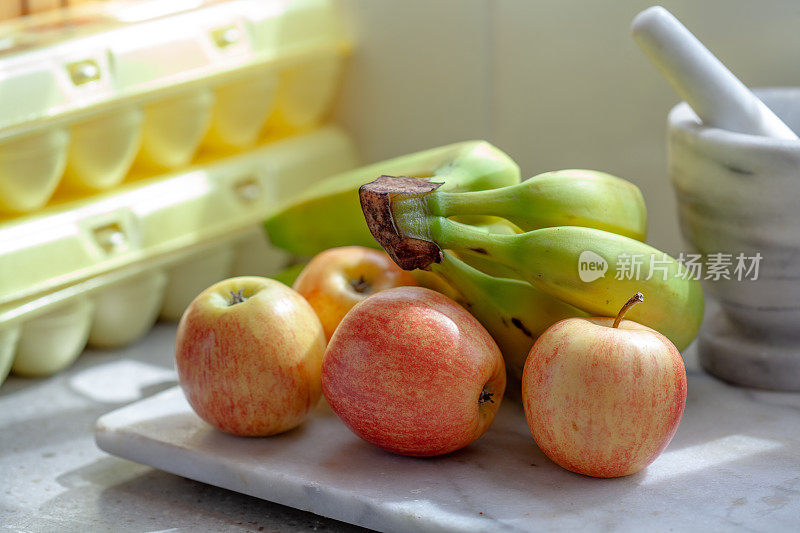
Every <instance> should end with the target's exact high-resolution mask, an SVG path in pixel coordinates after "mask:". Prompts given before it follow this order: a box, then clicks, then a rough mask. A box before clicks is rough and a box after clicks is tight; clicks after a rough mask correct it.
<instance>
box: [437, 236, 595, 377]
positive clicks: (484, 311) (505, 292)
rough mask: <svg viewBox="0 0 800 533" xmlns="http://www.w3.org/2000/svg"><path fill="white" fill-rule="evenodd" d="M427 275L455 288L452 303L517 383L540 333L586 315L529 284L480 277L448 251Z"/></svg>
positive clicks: (484, 276)
mask: <svg viewBox="0 0 800 533" xmlns="http://www.w3.org/2000/svg"><path fill="white" fill-rule="evenodd" d="M431 272H434V273H435V274H439V275H440V276H441V277H443V278H444V279H445V280H446V281H447V282H448V283H450V284H451V285H452V286H454V287H458V291H459V293H460V294H459V297H457V298H456V300H457V301H458V302H459V303H460V304H461V305H463V306H464V307H465V308H466V309H467V310H468V311H469V312H470V313H471V314H472V315H473V316H474V317H475V318H477V319H478V321H479V322H480V323H481V324H483V326H484V327H485V328H486V330H487V331H488V332H489V334H491V336H492V338H494V340H495V342H496V343H497V346H498V347H499V348H500V351H501V352H502V353H503V357H504V358H505V360H506V368H507V369H509V371H510V372H511V373H512V375H513V376H514V377H516V378H517V379H518V380H519V379H521V378H522V368H523V366H524V365H525V359H526V358H527V357H528V352H530V350H531V347H532V346H533V343H534V341H535V340H536V338H537V337H538V336H539V335H541V334H542V333H544V330H546V329H547V328H549V327H550V326H552V325H553V324H555V323H556V322H558V321H559V320H563V319H565V318H570V317H579V316H588V315H587V313H585V312H584V311H581V310H580V309H577V308H575V307H573V306H571V305H569V304H566V303H564V302H562V301H561V300H559V299H557V298H554V297H552V296H550V295H549V294H546V293H544V292H542V291H540V290H539V289H537V288H535V287H533V286H532V285H531V284H530V283H527V282H525V281H519V280H514V279H505V278H497V277H493V276H490V275H487V274H484V273H483V272H480V271H478V270H476V269H475V268H473V267H471V266H469V265H468V264H467V263H465V262H464V261H461V260H459V259H458V258H456V257H455V255H453V254H450V253H448V252H444V253H443V254H442V261H441V263H433V264H432V265H431Z"/></svg>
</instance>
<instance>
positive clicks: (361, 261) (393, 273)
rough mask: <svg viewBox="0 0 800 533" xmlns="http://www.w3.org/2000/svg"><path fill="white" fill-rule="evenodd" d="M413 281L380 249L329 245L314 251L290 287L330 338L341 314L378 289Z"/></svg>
mask: <svg viewBox="0 0 800 533" xmlns="http://www.w3.org/2000/svg"><path fill="white" fill-rule="evenodd" d="M403 285H417V282H416V280H415V279H414V276H412V275H411V273H410V272H406V271H405V270H402V269H401V268H400V267H398V266H397V265H396V264H395V263H394V261H392V259H391V258H390V257H389V255H388V254H387V253H386V252H384V251H379V250H373V249H371V248H364V247H363V246H342V247H341V248H331V249H330V250H325V251H324V252H320V253H319V254H317V255H315V256H314V258H313V259H311V261H310V262H309V263H308V265H306V267H305V268H304V269H303V271H302V272H301V273H300V275H299V276H298V278H297V280H295V282H294V285H292V287H293V288H294V290H296V291H297V292H299V293H300V294H302V295H303V296H305V298H306V300H308V303H310V304H311V307H313V308H314V311H316V312H317V316H318V317H319V319H320V321H321V322H322V327H323V328H324V329H325V337H326V338H327V339H330V338H331V336H332V335H333V332H334V331H335V330H336V327H337V326H338V325H339V322H341V321H342V319H343V318H344V315H346V314H347V312H348V311H350V309H352V308H353V306H354V305H356V304H357V303H358V302H360V301H362V300H364V299H366V298H367V297H369V296H371V295H373V294H375V293H376V292H378V291H382V290H385V289H390V288H392V287H400V286H403Z"/></svg>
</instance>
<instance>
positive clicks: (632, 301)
mask: <svg viewBox="0 0 800 533" xmlns="http://www.w3.org/2000/svg"><path fill="white" fill-rule="evenodd" d="M643 301H644V295H643V294H642V293H641V292H637V293H636V294H634V295H633V296H631V297H630V298H628V301H627V302H625V305H623V306H622V309H620V310H619V313H617V318H615V319H614V325H613V326H611V327H612V328H616V327H617V326H619V323H620V322H622V319H623V318H624V317H625V313H627V312H628V309H630V308H631V307H633V306H634V305H636V304H639V303H642V302H643Z"/></svg>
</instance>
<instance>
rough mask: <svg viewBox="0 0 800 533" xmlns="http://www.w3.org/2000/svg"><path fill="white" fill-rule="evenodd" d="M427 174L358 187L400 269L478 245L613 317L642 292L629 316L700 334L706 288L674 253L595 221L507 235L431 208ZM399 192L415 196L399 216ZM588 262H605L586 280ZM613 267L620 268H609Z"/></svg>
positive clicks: (681, 336) (572, 300) (675, 332)
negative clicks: (642, 300) (413, 205)
mask: <svg viewBox="0 0 800 533" xmlns="http://www.w3.org/2000/svg"><path fill="white" fill-rule="evenodd" d="M424 181H425V180H407V179H403V178H396V179H391V178H383V177H382V178H379V179H378V180H376V181H375V182H373V183H370V184H367V185H364V186H362V187H361V190H360V195H361V205H362V209H363V212H364V216H365V218H366V220H367V224H368V226H369V228H370V231H371V232H372V234H373V236H374V237H375V239H376V240H377V241H378V242H379V243H380V244H381V246H383V248H384V249H385V250H386V251H387V252H388V253H389V255H390V256H391V257H392V259H394V261H395V262H396V263H397V264H398V265H399V266H400V267H401V268H404V269H406V270H411V269H415V268H423V269H425V268H429V267H430V265H431V264H432V263H438V262H440V261H441V259H442V250H443V249H449V250H453V251H455V252H457V253H463V252H472V253H476V254H479V255H483V256H485V258H486V259H490V260H492V261H495V262H497V263H500V264H502V265H505V266H506V267H509V268H511V269H513V270H515V271H516V272H518V273H519V274H520V276H521V277H522V278H523V279H525V280H526V281H528V282H530V283H531V284H532V285H533V286H535V287H537V288H539V289H541V290H542V291H544V292H546V293H548V294H550V295H552V296H554V297H556V298H558V299H560V300H562V301H564V302H566V303H568V304H570V305H573V306H575V307H577V308H579V309H582V310H584V311H587V312H589V313H593V314H596V315H601V316H615V315H616V313H617V311H618V310H619V308H620V306H621V305H622V304H623V303H625V301H626V300H627V298H628V297H630V295H631V294H634V293H636V292H642V293H644V294H645V297H646V298H647V299H648V304H647V305H640V306H637V307H636V308H634V309H633V310H632V311H631V313H630V315H629V318H630V319H631V320H635V321H637V322H639V323H641V324H644V325H646V326H649V327H651V328H653V329H655V330H657V331H659V332H661V333H662V334H664V335H665V336H667V337H668V338H669V339H670V340H671V341H672V342H673V343H674V344H675V345H676V346H677V348H678V349H679V350H682V349H684V348H686V346H688V344H689V343H690V342H691V341H692V340H693V339H694V338H695V336H697V332H698V330H699V328H700V323H701V322H702V318H703V306H704V302H703V292H702V289H701V288H700V284H699V283H698V282H697V280H694V279H691V277H690V276H688V275H686V272H685V269H683V268H682V266H681V265H680V263H678V262H677V261H676V260H675V259H673V258H671V257H669V256H667V255H666V254H663V253H662V252H659V251H658V250H656V249H655V248H652V247H650V246H648V245H646V244H644V243H642V242H640V241H637V240H635V239H631V238H629V237H625V236H623V235H617V234H615V233H611V232H608V231H603V230H599V229H594V228H585V227H577V226H558V227H547V228H542V229H538V230H533V231H529V232H526V233H520V234H516V235H501V234H497V233H487V232H486V231H482V230H480V229H476V228H472V227H471V226H469V225H467V224H461V223H459V222H455V221H453V220H450V219H448V218H445V217H440V216H433V215H426V214H425V213H424V209H423V208H422V207H421V205H422V202H423V201H424V196H425V195H426V194H429V193H430V191H432V190H435V189H436V185H435V184H430V183H428V184H426V183H425V182H424ZM396 198H401V199H403V200H406V199H414V198H416V200H417V207H418V209H417V211H416V212H414V211H413V210H405V211H402V212H401V213H399V215H398V216H395V213H394V212H393V205H394V201H395V199H396ZM626 260H627V263H628V264H629V266H633V264H634V263H635V262H638V264H639V275H631V276H630V277H627V275H626V271H625V270H623V267H624V266H625V265H626V262H625V261H626ZM584 261H585V263H586V266H587V267H590V266H593V267H594V268H601V267H602V266H603V265H605V267H606V270H605V271H603V272H602V275H601V276H600V277H596V276H595V277H592V279H587V280H586V281H583V280H581V274H580V273H579V263H582V262H584ZM608 270H611V271H612V272H614V273H615V275H613V276H612V275H606V271H608ZM591 273H592V271H589V272H586V274H591ZM642 273H643V274H642ZM653 274H655V275H653ZM456 289H457V290H460V289H459V288H458V287H456Z"/></svg>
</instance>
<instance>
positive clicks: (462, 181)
mask: <svg viewBox="0 0 800 533" xmlns="http://www.w3.org/2000/svg"><path fill="white" fill-rule="evenodd" d="M386 172H389V173H392V174H398V175H404V176H412V177H428V178H429V180H430V181H432V182H443V183H442V185H441V189H442V190H443V191H476V190H482V189H489V188H493V187H504V186H506V185H512V184H514V183H519V181H520V172H519V167H518V166H517V164H516V163H514V161H513V160H511V158H510V157H508V156H507V155H506V154H504V153H503V152H501V151H500V150H498V149H497V148H495V147H494V146H492V145H491V144H489V143H487V142H485V141H468V142H463V143H457V144H452V145H448V146H443V147H439V148H434V149H432V150H425V151H423V152H418V153H415V154H410V155H406V156H403V157H398V158H395V159H390V160H388V161H384V162H382V163H376V164H374V165H369V166H366V167H363V168H360V169H357V170H354V171H350V172H346V173H343V174H339V175H337V176H333V177H331V178H328V179H326V180H324V181H322V182H320V183H318V184H317V185H316V186H314V187H312V188H310V189H309V190H308V191H306V192H305V193H304V194H303V195H301V196H300V197H298V198H296V199H293V200H291V201H289V202H288V203H285V204H283V205H282V206H280V207H279V208H278V209H277V210H276V211H274V212H273V213H272V214H270V215H269V217H268V218H267V220H266V221H265V222H264V227H265V229H266V231H267V234H268V236H269V238H270V241H271V242H272V244H273V245H275V246H277V247H279V248H283V249H284V250H287V251H289V252H291V253H294V254H297V255H305V256H312V255H315V254H317V253H319V252H321V251H323V250H325V249H327V248H333V247H336V246H347V245H360V246H368V247H373V248H374V247H376V246H377V245H376V243H375V240H374V239H373V238H372V236H371V235H370V233H369V229H368V228H367V226H366V224H365V223H364V217H363V216H362V214H361V207H360V205H359V197H358V188H359V186H360V185H362V184H364V183H366V182H368V181H370V180H372V179H374V178H375V177H376V176H379V175H381V174H382V173H386Z"/></svg>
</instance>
